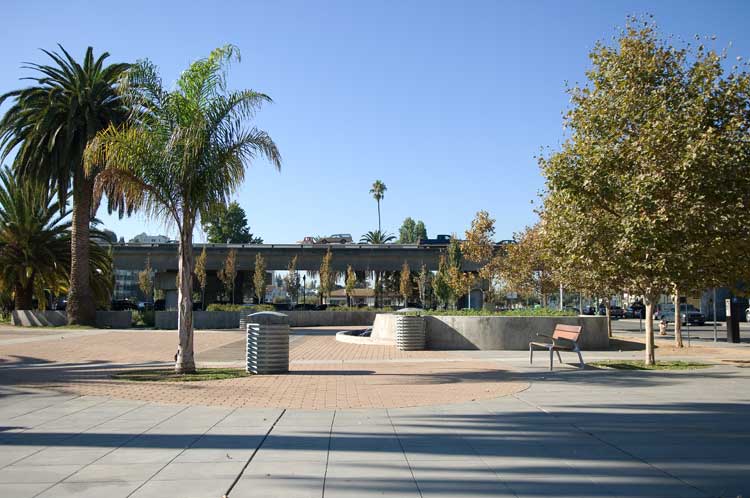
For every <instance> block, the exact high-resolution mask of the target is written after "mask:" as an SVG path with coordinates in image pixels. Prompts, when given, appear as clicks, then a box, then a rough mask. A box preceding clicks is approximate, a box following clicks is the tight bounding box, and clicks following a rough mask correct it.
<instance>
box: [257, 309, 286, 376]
mask: <svg viewBox="0 0 750 498" xmlns="http://www.w3.org/2000/svg"><path fill="white" fill-rule="evenodd" d="M247 371H248V372H250V373H254V374H276V373H286V372H288V371H289V317H287V316H286V315H285V314H283V313H278V312H276V311H262V312H260V313H253V314H252V315H248V317H247Z"/></svg>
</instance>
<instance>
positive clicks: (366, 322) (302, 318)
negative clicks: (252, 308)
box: [282, 311, 379, 327]
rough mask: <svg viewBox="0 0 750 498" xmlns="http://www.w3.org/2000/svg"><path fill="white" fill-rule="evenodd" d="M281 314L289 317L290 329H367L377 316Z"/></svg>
mask: <svg viewBox="0 0 750 498" xmlns="http://www.w3.org/2000/svg"><path fill="white" fill-rule="evenodd" d="M282 313H284V314H285V315H287V316H288V317H289V326H290V327H335V326H339V325H362V326H367V327H369V326H370V325H372V323H373V321H375V316H376V315H377V314H376V313H375V312H374V311H282ZM378 316H379V315H378Z"/></svg>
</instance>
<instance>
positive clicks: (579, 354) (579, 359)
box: [576, 349, 586, 368]
mask: <svg viewBox="0 0 750 498" xmlns="http://www.w3.org/2000/svg"><path fill="white" fill-rule="evenodd" d="M576 353H578V361H580V362H581V368H586V364H585V363H584V362H583V356H581V350H580V349H579V350H577V351H576Z"/></svg>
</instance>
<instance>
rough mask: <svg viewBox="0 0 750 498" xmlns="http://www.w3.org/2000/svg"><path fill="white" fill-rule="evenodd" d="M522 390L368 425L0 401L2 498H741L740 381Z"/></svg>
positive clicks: (241, 412)
mask: <svg viewBox="0 0 750 498" xmlns="http://www.w3.org/2000/svg"><path fill="white" fill-rule="evenodd" d="M521 374H522V375H524V376H527V377H528V378H530V379H531V380H532V386H531V387H530V388H529V389H528V390H526V391H523V392H519V393H516V394H513V395H510V396H505V397H502V398H498V399H495V400H485V401H476V402H468V403H458V404H448V405H437V406H430V407H417V408H396V409H369V410H316V411H310V410H293V409H286V410H284V409H248V408H224V407H204V406H185V405H167V404H162V403H147V402H138V401H131V400H116V399H111V398H107V397H93V396H70V395H62V394H54V393H49V392H46V391H36V390H28V389H19V388H12V387H5V388H3V391H2V398H0V426H2V427H3V431H2V433H0V496H8V497H18V498H22V497H26V496H28V497H32V496H39V497H55V498H62V497H77V498H85V497H89V496H91V497H97V498H99V497H102V496H106V497H107V498H119V497H134V498H145V497H164V496H175V497H182V498H190V497H201V498H212V497H215V498H218V497H221V496H222V495H223V494H225V493H226V492H227V491H228V490H230V488H231V492H230V493H229V496H230V497H231V498H240V497H285V498H295V497H322V496H325V497H337V496H342V497H352V496H357V497H368V496H400V497H401V496H406V497H415V498H416V497H487V496H498V497H528V496H565V497H598V496H628V497H631V496H639V497H640V496H648V497H675V498H678V497H679V498H684V497H692V496H695V497H707V496H727V497H736V496H738V495H742V494H743V493H744V494H745V496H747V493H748V491H749V490H750V483H749V482H748V475H750V473H749V471H750V455H749V454H748V452H747V448H748V443H749V442H750V429H748V426H747V415H748V413H749V411H748V404H747V400H748V397H749V396H750V388H748V386H750V382H748V381H750V379H748V370H747V369H741V368H736V367H729V366H720V367H714V368H711V369H708V370H701V371H694V372H618V371H612V372H604V371H577V370H573V369H570V370H565V371H560V372H558V373H556V374H554V375H550V374H549V373H548V372H545V371H544V369H543V368H526V369H525V371H524V372H522V373H521Z"/></svg>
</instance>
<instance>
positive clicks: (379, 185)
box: [370, 180, 388, 232]
mask: <svg viewBox="0 0 750 498" xmlns="http://www.w3.org/2000/svg"><path fill="white" fill-rule="evenodd" d="M386 190H388V187H386V186H385V183H383V182H381V181H380V180H375V182H374V183H373V184H372V188H371V189H370V195H372V197H373V198H374V199H375V201H376V202H377V203H378V232H379V231H380V230H381V228H380V201H382V200H383V197H385V191H386Z"/></svg>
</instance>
